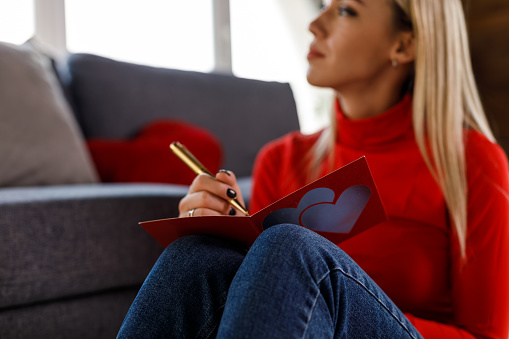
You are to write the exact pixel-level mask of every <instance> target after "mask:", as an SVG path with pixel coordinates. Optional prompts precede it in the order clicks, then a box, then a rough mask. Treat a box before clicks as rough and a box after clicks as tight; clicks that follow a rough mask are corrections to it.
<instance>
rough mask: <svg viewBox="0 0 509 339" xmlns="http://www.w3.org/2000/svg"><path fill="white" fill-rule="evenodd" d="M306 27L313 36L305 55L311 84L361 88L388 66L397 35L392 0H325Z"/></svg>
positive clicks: (388, 68) (382, 73)
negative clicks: (307, 52)
mask: <svg viewBox="0 0 509 339" xmlns="http://www.w3.org/2000/svg"><path fill="white" fill-rule="evenodd" d="M309 30H310V31H311V33H313V35H314V37H315V38H314V40H313V43H312V44H311V46H310V50H309V54H308V61H309V69H308V74H307V79H308V81H309V83H310V84H312V85H315V86H319V87H331V88H333V89H335V90H337V91H339V92H341V91H342V90H345V89H347V88H355V86H357V88H365V87H364V86H366V85H369V84H370V83H373V82H379V81H376V80H381V79H378V78H382V80H383V76H384V73H386V72H388V71H389V70H390V69H391V68H392V64H391V50H394V49H395V46H396V44H397V38H398V36H397V32H396V30H395V29H394V25H393V9H392V0H328V1H326V2H325V7H324V10H323V11H322V13H321V14H320V15H319V16H318V18H316V19H315V20H314V21H313V22H312V23H311V24H310V26H309ZM352 86H354V87H352Z"/></svg>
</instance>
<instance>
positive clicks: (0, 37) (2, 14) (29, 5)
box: [0, 0, 35, 44]
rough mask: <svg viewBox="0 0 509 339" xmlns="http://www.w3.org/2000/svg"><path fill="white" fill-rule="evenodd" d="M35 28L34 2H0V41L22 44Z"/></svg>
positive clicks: (29, 0) (26, 0)
mask: <svg viewBox="0 0 509 339" xmlns="http://www.w3.org/2000/svg"><path fill="white" fill-rule="evenodd" d="M34 27H35V25H34V4H33V0H0V41H4V42H9V43H12V44H22V43H24V42H25V41H27V40H28V39H30V38H31V37H32V35H33V34H34Z"/></svg>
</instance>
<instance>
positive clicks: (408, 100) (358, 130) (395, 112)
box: [336, 95, 413, 148]
mask: <svg viewBox="0 0 509 339" xmlns="http://www.w3.org/2000/svg"><path fill="white" fill-rule="evenodd" d="M336 117H337V122H338V133H337V137H336V140H337V142H338V143H341V144H343V145H345V146H351V147H355V148H358V147H373V146H382V145H384V144H386V143H390V142H393V141H396V140H398V139H401V138H405V137H409V136H411V137H413V127H412V97H411V96H410V95H406V96H405V97H404V98H403V100H401V101H400V102H399V103H398V104H396V105H395V106H393V107H392V108H390V109H389V110H387V111H385V112H383V113H381V114H379V115H376V116H374V117H370V118H364V119H355V120H351V119H349V118H348V117H346V116H345V115H344V113H343V112H342V111H341V106H340V105H339V101H338V100H336Z"/></svg>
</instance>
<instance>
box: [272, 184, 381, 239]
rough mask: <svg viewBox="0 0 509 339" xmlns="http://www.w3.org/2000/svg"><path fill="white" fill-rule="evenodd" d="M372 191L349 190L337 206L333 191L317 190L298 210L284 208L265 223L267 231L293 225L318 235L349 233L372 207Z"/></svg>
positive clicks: (368, 189)
mask: <svg viewBox="0 0 509 339" xmlns="http://www.w3.org/2000/svg"><path fill="white" fill-rule="evenodd" d="M370 195H371V189H370V188H369V187H367V186H364V185H355V186H351V187H349V188H347V189H346V190H344V191H343V193H341V195H340V196H339V198H338V199H337V200H336V202H334V197H335V193H334V191H333V190H331V189H330V188H324V187H322V188H316V189H313V190H311V191H309V192H307V193H306V194H305V195H304V196H303V197H302V199H301V200H300V201H299V204H298V206H297V208H282V209H279V210H276V211H274V212H272V213H270V214H269V215H267V216H266V217H265V219H263V229H267V228H269V227H271V226H274V225H278V224H284V223H291V224H297V225H301V226H304V227H307V228H309V229H312V230H315V231H326V232H336V233H348V232H350V231H351V230H352V228H353V226H354V225H355V222H356V221H357V219H358V218H359V216H360V215H361V213H362V211H363V210H364V207H365V206H366V204H367V203H368V200H369V197H370Z"/></svg>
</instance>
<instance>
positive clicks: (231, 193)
mask: <svg viewBox="0 0 509 339" xmlns="http://www.w3.org/2000/svg"><path fill="white" fill-rule="evenodd" d="M226 195H227V196H228V198H230V199H235V198H236V197H237V192H235V191H234V190H232V189H231V188H228V189H227V190H226Z"/></svg>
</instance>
